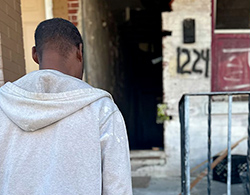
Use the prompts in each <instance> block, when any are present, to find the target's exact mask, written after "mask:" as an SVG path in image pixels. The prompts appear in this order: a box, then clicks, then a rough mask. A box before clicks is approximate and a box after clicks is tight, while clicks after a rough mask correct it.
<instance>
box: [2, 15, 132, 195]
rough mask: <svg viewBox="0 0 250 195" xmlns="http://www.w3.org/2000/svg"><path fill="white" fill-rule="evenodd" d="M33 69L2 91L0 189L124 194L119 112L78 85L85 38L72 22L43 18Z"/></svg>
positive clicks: (126, 182) (13, 193) (124, 144)
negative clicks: (37, 68) (35, 67)
mask: <svg viewBox="0 0 250 195" xmlns="http://www.w3.org/2000/svg"><path fill="white" fill-rule="evenodd" d="M35 43H36V45H35V46H34V47H33V48H32V55H33V59H34V61H35V62H37V63H38V64H39V69H40V70H38V71H34V72H32V73H29V74H27V75H26V76H24V77H22V78H20V79H19V80H17V81H15V82H13V83H10V82H8V83H6V84H5V85H4V86H3V87H1V88H0V194H1V195H7V194H8V195H19V194H29V195H32V194H36V195H38V194H39V195H40V194H46V195H47V194H48V195H55V194H67V195H70V194H74V195H76V194H81V195H85V194H86V195H101V194H102V195H112V194H113V195H130V194H132V189H131V176H130V159H129V149H128V141H127V134H126V128H125V124H124V120H123V117H122V115H121V113H120V111H119V110H118V108H117V106H116V105H115V104H114V102H113V101H112V98H111V96H110V94H109V93H107V92H105V91H103V90H100V89H96V88H93V87H91V86H90V85H88V84H87V83H85V82H83V81H82V80H81V79H82V73H83V41H82V38H81V36H80V34H79V32H78V30H77V28H76V27H75V26H74V25H73V24H72V23H70V22H68V21H66V20H64V19H60V18H55V19H51V20H46V21H43V22H41V23H40V24H39V25H38V27H37V29H36V32H35Z"/></svg>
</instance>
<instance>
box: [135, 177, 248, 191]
mask: <svg viewBox="0 0 250 195" xmlns="http://www.w3.org/2000/svg"><path fill="white" fill-rule="evenodd" d="M192 179H194V178H192ZM192 179H191V180H192ZM211 188H212V189H211V195H226V194H227V185H226V184H225V183H221V182H217V181H212V185H211ZM231 191H232V192H231V195H245V194H244V193H245V192H244V186H243V184H233V185H232V188H231ZM180 192H181V179H180V178H179V177H167V178H149V177H148V178H147V179H145V178H144V179H143V178H141V182H140V178H137V180H133V193H134V195H179V194H180ZM206 194H207V181H206V177H205V178H203V179H202V180H201V181H200V182H199V183H198V184H197V185H196V186H195V187H194V188H193V189H192V191H191V195H206Z"/></svg>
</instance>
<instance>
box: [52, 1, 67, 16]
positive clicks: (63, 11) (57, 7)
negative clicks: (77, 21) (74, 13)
mask: <svg viewBox="0 0 250 195" xmlns="http://www.w3.org/2000/svg"><path fill="white" fill-rule="evenodd" d="M53 17H55V18H64V19H66V20H68V0H53Z"/></svg>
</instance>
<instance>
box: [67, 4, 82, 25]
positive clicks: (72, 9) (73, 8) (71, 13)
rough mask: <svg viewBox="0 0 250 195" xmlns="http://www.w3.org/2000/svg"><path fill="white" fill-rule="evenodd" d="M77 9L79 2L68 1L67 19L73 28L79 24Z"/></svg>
mask: <svg viewBox="0 0 250 195" xmlns="http://www.w3.org/2000/svg"><path fill="white" fill-rule="evenodd" d="M79 8H80V1H79V0H68V19H69V21H70V22H72V23H73V24H74V25H75V26H78V24H79Z"/></svg>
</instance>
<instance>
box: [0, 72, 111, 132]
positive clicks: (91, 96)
mask: <svg viewBox="0 0 250 195" xmlns="http://www.w3.org/2000/svg"><path fill="white" fill-rule="evenodd" d="M104 97H109V98H111V96H110V94H109V93H107V92H106V91H103V90H100V89H96V88H93V87H91V86H90V85H88V84H87V83H85V82H83V81H81V80H80V79H77V78H74V77H71V76H68V75H65V74H63V73H61V72H58V71H55V70H39V71H34V72H32V73H29V74H27V75H25V76H24V77H22V78H20V79H19V80H17V81H15V82H14V83H10V82H8V83H6V84H5V85H4V86H2V87H1V88H0V109H1V110H2V111H3V112H4V113H5V114H6V116H7V117H8V118H9V119H10V120H11V121H12V122H13V123H15V124H16V125H17V126H18V127H20V128H21V129H22V130H24V131H36V130H39V129H41V128H43V127H46V126H49V125H51V124H53V123H55V122H57V121H60V120H61V119H63V118H65V117H67V116H69V115H71V114H73V113H75V112H77V111H79V110H80V109H82V108H84V107H86V106H88V105H90V104H91V103H93V102H95V101H97V100H99V99H101V98H104ZM111 99H112V98H111Z"/></svg>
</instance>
